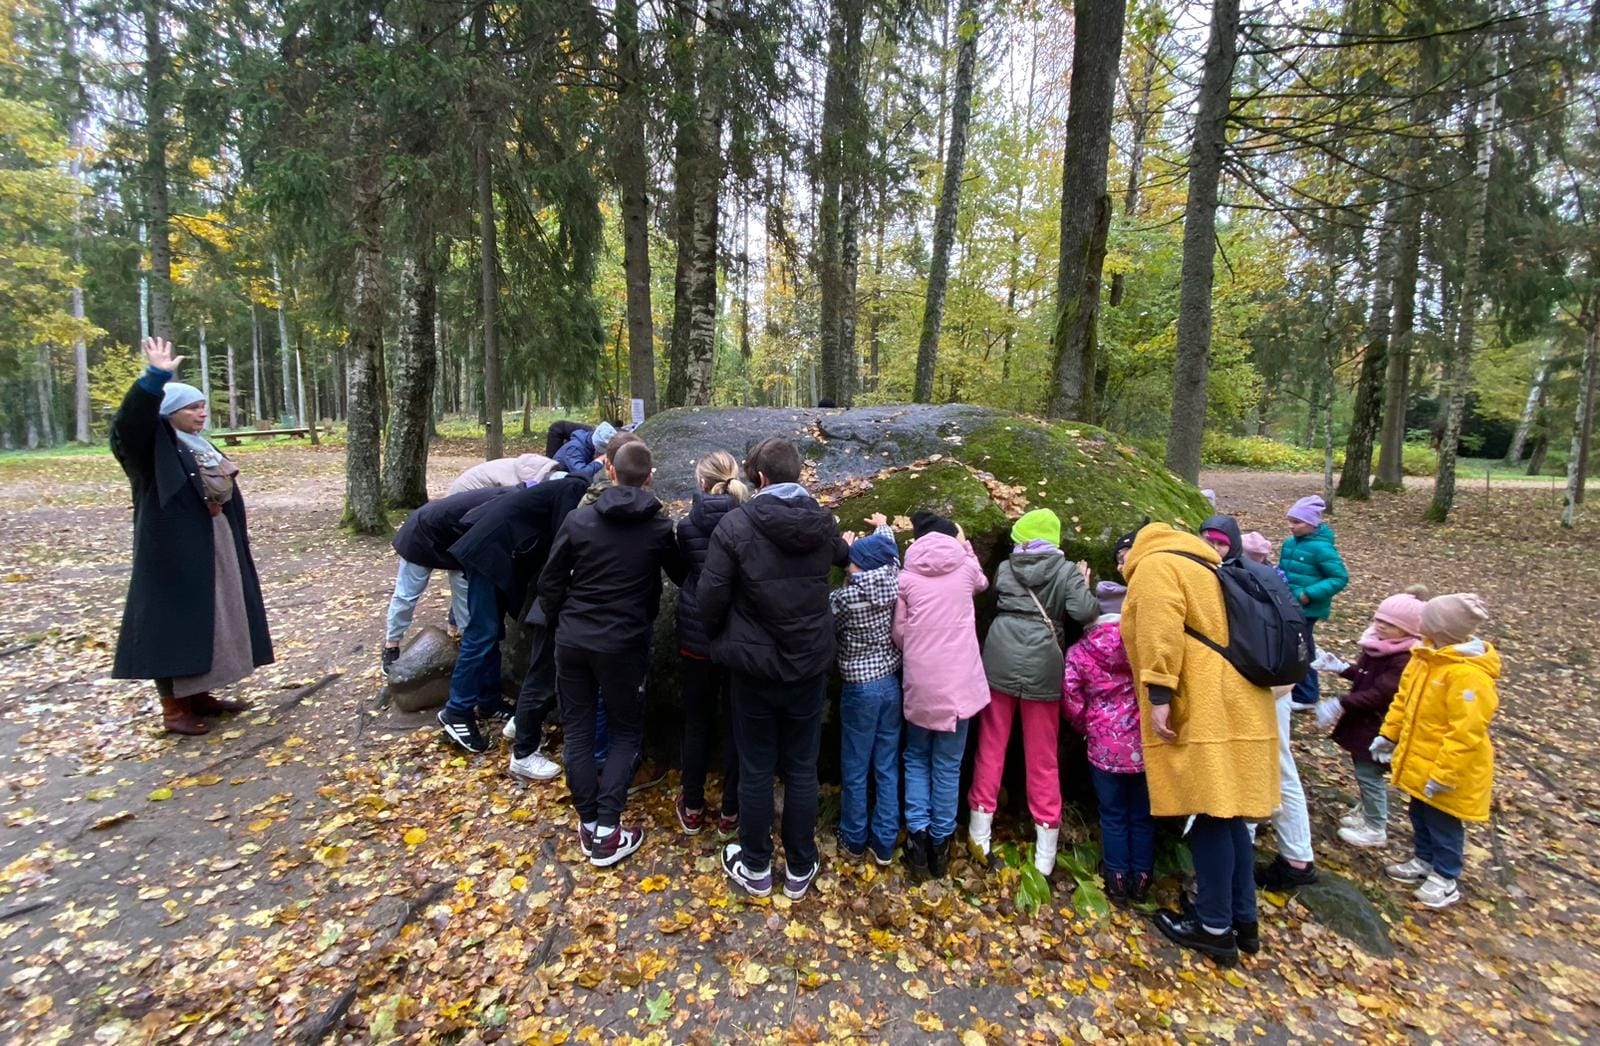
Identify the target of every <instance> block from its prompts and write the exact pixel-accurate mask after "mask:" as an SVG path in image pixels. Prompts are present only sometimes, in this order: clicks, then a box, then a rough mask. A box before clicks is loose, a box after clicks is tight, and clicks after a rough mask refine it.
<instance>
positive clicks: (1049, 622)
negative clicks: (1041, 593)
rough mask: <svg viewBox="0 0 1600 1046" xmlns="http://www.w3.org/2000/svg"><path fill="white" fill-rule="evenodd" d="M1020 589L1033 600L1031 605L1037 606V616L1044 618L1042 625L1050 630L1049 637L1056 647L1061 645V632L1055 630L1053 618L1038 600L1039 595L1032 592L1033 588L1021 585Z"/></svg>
mask: <svg viewBox="0 0 1600 1046" xmlns="http://www.w3.org/2000/svg"><path fill="white" fill-rule="evenodd" d="M1019 584H1020V582H1019ZM1022 591H1024V592H1026V593H1028V598H1029V599H1031V600H1033V605H1034V606H1035V607H1038V608H1039V616H1040V617H1042V618H1044V625H1045V627H1046V628H1048V629H1049V630H1050V638H1051V639H1052V640H1054V641H1055V644H1056V646H1057V647H1059V646H1061V634H1060V633H1059V632H1057V631H1056V623H1055V619H1054V618H1052V617H1051V616H1050V612H1049V611H1047V610H1045V608H1044V604H1043V603H1041V602H1039V597H1038V596H1037V595H1036V594H1035V593H1034V591H1033V589H1031V588H1029V587H1028V586H1027V585H1023V586H1022Z"/></svg>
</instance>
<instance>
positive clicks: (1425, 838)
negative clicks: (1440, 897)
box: [1411, 796, 1467, 879]
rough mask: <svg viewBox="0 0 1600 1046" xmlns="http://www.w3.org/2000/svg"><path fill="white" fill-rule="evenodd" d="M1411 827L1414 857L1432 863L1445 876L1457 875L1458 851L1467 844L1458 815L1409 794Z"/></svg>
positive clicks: (1460, 860) (1435, 869)
mask: <svg viewBox="0 0 1600 1046" xmlns="http://www.w3.org/2000/svg"><path fill="white" fill-rule="evenodd" d="M1411 831H1412V834H1414V835H1415V836H1416V844H1415V847H1414V848H1415V850H1416V852H1417V859H1418V860H1419V861H1421V862H1423V863H1424V864H1430V865H1432V866H1433V871H1434V874H1436V875H1439V876H1442V877H1443V878H1446V879H1457V878H1460V876H1461V864H1462V856H1461V853H1462V851H1463V850H1464V849H1466V845H1467V826H1466V825H1465V824H1462V823H1461V818H1459V817H1457V816H1455V815H1454V814H1447V813H1445V812H1444V811H1443V810H1441V809H1439V808H1438V807H1437V806H1429V805H1428V804H1427V803H1425V802H1423V801H1422V800H1421V799H1418V798H1417V797H1416V796H1412V797H1411Z"/></svg>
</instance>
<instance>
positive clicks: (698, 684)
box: [678, 654, 739, 817]
mask: <svg viewBox="0 0 1600 1046" xmlns="http://www.w3.org/2000/svg"><path fill="white" fill-rule="evenodd" d="M726 679H727V673H726V672H724V671H723V670H722V668H721V667H720V666H718V665H716V664H714V663H712V662H711V661H709V660H707V659H706V658H703V657H690V656H688V655H687V654H684V655H681V656H680V657H679V658H678V685H679V687H680V688H681V689H682V691H683V716H684V719H683V805H684V806H686V807H688V808H689V809H690V810H703V809H705V805H706V772H707V770H708V769H709V768H710V765H711V745H712V742H713V740H714V739H715V735H716V733H717V726H716V724H717V722H718V720H720V721H721V723H722V816H724V817H737V816H738V814H739V748H738V746H737V745H736V744H735V743H734V740H733V712H732V709H731V707H730V704H729V701H728V700H727V699H726V698H725V697H724V695H723V684H724V683H725V682H726Z"/></svg>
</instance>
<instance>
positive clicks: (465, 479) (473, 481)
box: [447, 454, 556, 494]
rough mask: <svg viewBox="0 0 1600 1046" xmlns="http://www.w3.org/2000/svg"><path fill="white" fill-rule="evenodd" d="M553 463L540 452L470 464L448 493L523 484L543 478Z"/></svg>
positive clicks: (551, 469)
mask: <svg viewBox="0 0 1600 1046" xmlns="http://www.w3.org/2000/svg"><path fill="white" fill-rule="evenodd" d="M555 467H556V463H555V460H554V459H552V458H547V457H545V456H544V455H543V454H521V455H519V456H517V457H514V458H495V459H494V460H493V461H484V462H480V463H479V464H477V465H474V466H472V467H471V468H470V469H467V471H465V472H463V473H462V474H461V475H459V476H457V477H456V478H455V479H454V480H452V481H451V483H450V489H449V491H448V492H447V493H450V494H460V493H461V492H462V491H466V490H481V489H483V488H484V487H525V486H528V485H529V484H532V483H538V482H541V481H542V480H544V479H545V478H546V477H548V476H549V475H550V473H551V472H553V471H554V470H555Z"/></svg>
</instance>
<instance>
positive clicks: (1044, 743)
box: [967, 689, 1061, 828]
mask: <svg viewBox="0 0 1600 1046" xmlns="http://www.w3.org/2000/svg"><path fill="white" fill-rule="evenodd" d="M1019 707H1020V708H1021V710H1022V755H1023V770H1024V776H1025V779H1026V780H1027V782H1028V809H1029V811H1030V812H1031V813H1032V814H1033V820H1034V823H1035V824H1038V825H1041V826H1042V827H1046V828H1055V827H1058V826H1060V824H1061V769H1060V766H1059V765H1058V762H1057V756H1056V741H1057V739H1058V738H1059V737H1060V734H1061V702H1059V701H1024V700H1022V699H1021V698H1018V697H1013V696H1012V695H1011V694H1002V693H1001V692H1000V691H998V690H994V689H991V690H990V691H989V707H987V708H985V709H984V710H983V711H982V712H979V713H978V757H977V760H976V762H975V763H974V765H973V768H972V788H971V789H970V790H969V791H968V792H967V806H969V807H971V808H972V809H974V810H987V811H990V812H993V811H994V807H995V802H996V801H997V800H998V799H999V797H1000V775H1001V773H1003V772H1004V770H1005V768H1006V745H1007V744H1008V743H1009V742H1010V740H1011V721H1012V720H1013V719H1015V718H1016V716H1017V710H1018V708H1019Z"/></svg>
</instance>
